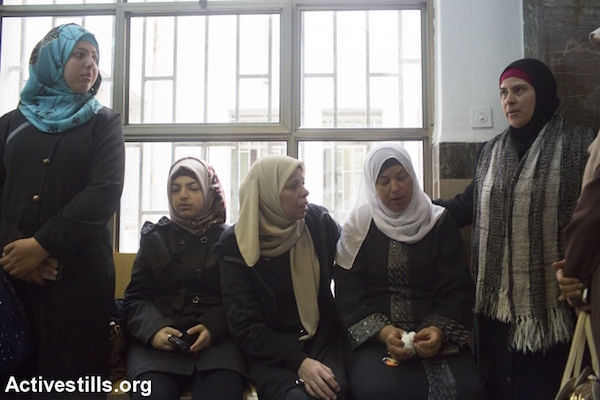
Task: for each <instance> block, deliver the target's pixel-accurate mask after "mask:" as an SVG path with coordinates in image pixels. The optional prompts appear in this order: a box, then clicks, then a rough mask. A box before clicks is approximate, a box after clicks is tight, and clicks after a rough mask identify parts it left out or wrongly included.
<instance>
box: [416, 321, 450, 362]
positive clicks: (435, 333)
mask: <svg viewBox="0 0 600 400" xmlns="http://www.w3.org/2000/svg"><path fill="white" fill-rule="evenodd" d="M443 338H444V334H443V333H442V331H441V330H440V329H439V328H438V327H436V326H429V327H427V328H423V329H421V330H420V331H419V332H417V333H416V334H415V338H414V346H415V351H416V352H417V354H418V355H419V356H420V357H421V358H431V357H435V356H436V355H437V353H438V351H440V347H442V340H443Z"/></svg>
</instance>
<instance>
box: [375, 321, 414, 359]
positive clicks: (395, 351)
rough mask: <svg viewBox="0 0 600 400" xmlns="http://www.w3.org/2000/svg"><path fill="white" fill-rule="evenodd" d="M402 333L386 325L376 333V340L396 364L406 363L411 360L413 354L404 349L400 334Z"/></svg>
mask: <svg viewBox="0 0 600 400" xmlns="http://www.w3.org/2000/svg"><path fill="white" fill-rule="evenodd" d="M403 333H404V331H403V330H402V329H400V328H396V327H395V326H394V325H387V326H385V327H383V329H381V330H380V331H379V333H377V338H378V339H379V341H380V342H381V343H383V344H385V347H386V349H387V351H388V352H389V353H390V355H391V356H392V358H393V359H394V360H396V361H398V362H402V361H406V360H409V359H411V358H412V356H413V354H412V353H411V352H410V351H408V350H406V349H405V348H404V342H402V334H403Z"/></svg>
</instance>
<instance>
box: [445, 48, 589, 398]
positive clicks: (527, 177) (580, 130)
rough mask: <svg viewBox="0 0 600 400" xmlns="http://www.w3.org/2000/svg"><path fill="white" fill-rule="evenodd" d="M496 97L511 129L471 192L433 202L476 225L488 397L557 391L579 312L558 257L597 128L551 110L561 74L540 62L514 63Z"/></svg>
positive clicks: (488, 154)
mask: <svg viewBox="0 0 600 400" xmlns="http://www.w3.org/2000/svg"><path fill="white" fill-rule="evenodd" d="M500 97H501V102H502V108H503V110H504V114H505V116H506V119H507V120H508V123H509V127H508V128H507V129H506V130H505V131H504V132H503V133H501V134H500V135H498V136H496V137H495V138H494V139H492V140H490V141H489V142H486V143H485V144H484V145H483V146H482V147H481V149H480V151H479V155H478V161H477V168H476V171H475V179H474V180H473V182H472V183H471V185H469V187H468V188H467V189H466V190H465V192H464V193H462V194H460V195H458V196H456V197H455V198H454V199H451V200H448V201H437V203H438V204H441V205H443V206H445V207H447V208H448V210H449V211H450V212H451V214H452V216H453V217H454V219H455V220H456V221H457V223H458V225H459V226H460V227H462V226H466V225H469V224H471V223H472V224H473V236H472V240H473V244H472V249H473V253H472V268H473V271H474V273H475V274H476V276H477V291H476V302H475V313H476V328H475V347H476V353H477V354H476V355H477V357H478V362H479V367H480V371H481V373H482V376H483V379H484V381H485V383H486V385H487V388H488V390H489V393H490V396H491V398H492V399H516V398H526V399H548V398H554V396H555V395H556V392H557V391H558V386H559V383H560V380H561V376H562V372H563V370H564V364H565V361H566V358H567V355H568V352H569V342H570V340H571V337H572V332H573V327H574V324H573V321H574V315H573V311H572V310H571V309H570V308H569V306H568V305H567V304H566V303H564V302H560V301H559V300H558V297H559V295H560V290H559V288H558V284H557V282H556V279H555V276H554V274H555V272H554V268H553V263H554V262H555V261H558V260H562V259H563V257H564V245H563V240H562V232H563V230H564V228H565V227H566V225H567V223H568V222H569V220H570V218H571V215H572V213H573V210H574V207H575V204H576V202H577V198H578V197H579V193H580V190H581V177H582V175H583V170H584V167H585V163H586V160H587V157H588V154H587V151H586V150H587V147H588V146H589V144H590V143H591V141H592V140H593V138H594V132H593V131H592V130H591V129H589V128H584V127H581V126H574V125H572V124H569V123H568V122H567V121H565V120H564V119H563V118H562V117H561V116H559V115H555V112H556V109H557V108H558V104H559V99H558V96H557V93H556V81H555V80H554V77H553V75H552V72H551V71H550V70H549V69H548V67H547V66H546V65H545V64H544V63H542V62H541V61H539V60H535V59H522V60H518V61H515V62H513V63H512V64H510V65H509V66H508V67H507V68H506V69H505V70H504V71H503V72H502V74H501V75H500Z"/></svg>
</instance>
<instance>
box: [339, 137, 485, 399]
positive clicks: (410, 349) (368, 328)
mask: <svg viewBox="0 0 600 400" xmlns="http://www.w3.org/2000/svg"><path fill="white" fill-rule="evenodd" d="M336 262H337V264H338V265H339V267H336V270H335V278H336V303H337V306H338V311H339V314H340V317H341V319H342V322H343V324H344V326H345V328H346V329H347V332H348V335H349V337H350V341H351V345H352V347H353V349H354V353H353V357H352V362H351V365H350V370H349V377H350V382H351V385H352V389H353V391H354V393H355V395H356V397H357V398H358V399H364V400H371V399H378V400H386V399H390V400H391V399H411V400H419V399H424V400H425V399H428V400H434V399H440V400H442V399H444V400H446V399H482V398H485V397H484V392H483V385H482V383H481V380H480V378H479V376H478V372H477V369H476V365H475V360H474V358H473V357H472V355H471V351H470V349H469V347H468V346H467V345H466V341H467V338H468V336H469V331H470V329H471V326H472V319H473V314H472V307H473V303H474V298H475V286H474V283H473V280H472V279H471V276H470V273H469V268H468V265H467V258H466V254H465V249H464V246H463V243H462V239H461V236H460V233H459V231H458V228H457V227H456V224H455V223H454V221H453V220H452V218H451V217H450V215H449V214H448V212H445V211H444V209H443V208H441V207H439V206H436V205H433V204H432V203H431V200H430V199H429V197H428V196H427V195H426V194H425V193H424V192H423V190H421V188H420V186H419V183H418V181H417V177H416V175H415V172H414V169H413V166H412V163H411V160H410V156H409V155H408V153H407V152H406V150H405V149H404V148H402V147H400V146H399V145H397V144H383V145H380V146H378V147H375V148H373V149H372V150H371V151H370V152H369V153H368V154H367V156H366V160H365V166H364V173H363V177H362V181H361V185H360V190H359V195H358V199H357V201H356V204H355V206H354V209H353V210H352V212H351V213H350V214H349V215H348V217H347V219H346V221H345V223H344V226H343V229H342V236H341V238H340V241H339V242H338V246H337V254H336ZM448 353H452V356H449V355H448Z"/></svg>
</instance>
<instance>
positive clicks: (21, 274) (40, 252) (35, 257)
mask: <svg viewBox="0 0 600 400" xmlns="http://www.w3.org/2000/svg"><path fill="white" fill-rule="evenodd" d="M49 255H50V253H48V252H47V251H46V250H44V248H43V247H42V246H40V244H39V243H38V241H37V240H35V239H34V238H32V237H30V238H26V239H18V240H15V241H14V242H11V243H9V244H7V245H6V246H4V249H3V250H2V258H0V264H2V265H3V269H4V270H5V271H6V272H8V273H9V274H10V276H12V277H13V278H16V279H21V280H27V281H29V282H31V281H32V279H33V278H32V276H30V273H31V272H32V271H34V270H35V269H36V268H37V267H38V266H39V265H40V264H41V263H42V262H43V261H44V259H46V257H48V256H49ZM33 281H36V282H37V280H36V279H33Z"/></svg>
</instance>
